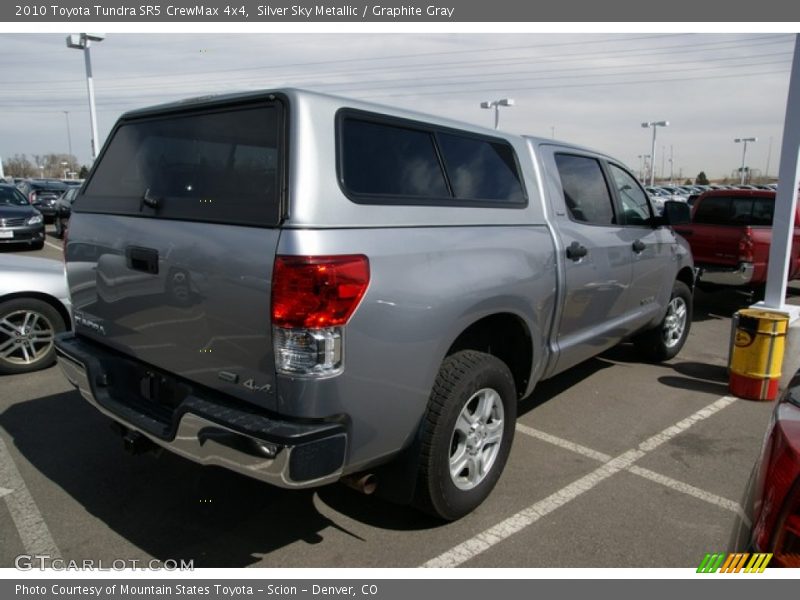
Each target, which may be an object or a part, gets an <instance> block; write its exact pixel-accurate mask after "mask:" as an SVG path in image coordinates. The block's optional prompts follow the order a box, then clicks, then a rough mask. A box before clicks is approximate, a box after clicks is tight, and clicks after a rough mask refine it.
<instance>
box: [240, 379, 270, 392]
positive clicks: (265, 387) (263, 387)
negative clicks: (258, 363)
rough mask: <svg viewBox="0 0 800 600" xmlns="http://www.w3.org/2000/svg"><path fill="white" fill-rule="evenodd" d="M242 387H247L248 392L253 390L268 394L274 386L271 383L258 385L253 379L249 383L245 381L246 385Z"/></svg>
mask: <svg viewBox="0 0 800 600" xmlns="http://www.w3.org/2000/svg"><path fill="white" fill-rule="evenodd" d="M242 385H243V386H244V387H246V388H247V389H248V390H251V391H253V392H268V391H270V390H271V389H272V386H271V385H270V384H269V383H265V384H264V385H258V384H257V383H256V382H255V379H253V378H252V377H251V378H250V379H248V380H247V381H245V382H244V383H242Z"/></svg>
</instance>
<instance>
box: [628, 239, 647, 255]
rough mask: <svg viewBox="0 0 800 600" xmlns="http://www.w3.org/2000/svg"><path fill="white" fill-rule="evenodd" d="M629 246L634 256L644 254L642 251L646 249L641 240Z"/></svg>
mask: <svg viewBox="0 0 800 600" xmlns="http://www.w3.org/2000/svg"><path fill="white" fill-rule="evenodd" d="M631 246H632V247H633V251H634V252H636V254H641V253H642V252H644V249H645V248H647V244H645V243H644V242H643V241H642V240H636V241H635V242H633V244H632V245H631Z"/></svg>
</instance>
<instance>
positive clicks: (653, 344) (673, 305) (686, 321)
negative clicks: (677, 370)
mask: <svg viewBox="0 0 800 600" xmlns="http://www.w3.org/2000/svg"><path fill="white" fill-rule="evenodd" d="M680 323H682V326H681V325H680ZM691 326H692V292H691V290H690V289H689V286H687V285H686V284H685V283H683V282H682V281H676V282H675V283H674V284H673V285H672V295H671V296H670V300H669V306H668V308H667V313H666V314H665V315H664V318H663V319H662V321H661V322H660V323H659V324H658V326H656V327H654V328H653V329H650V330H648V331H645V332H643V333H641V334H639V335H638V336H636V337H635V338H634V340H633V343H634V344H635V345H636V348H637V349H638V350H639V351H640V352H641V353H643V354H644V356H645V358H646V359H648V360H651V361H654V362H661V361H664V360H669V359H671V358H674V357H675V356H677V354H678V352H680V351H681V348H683V345H684V344H685V343H686V338H687V337H688V336H689V330H690V329H691Z"/></svg>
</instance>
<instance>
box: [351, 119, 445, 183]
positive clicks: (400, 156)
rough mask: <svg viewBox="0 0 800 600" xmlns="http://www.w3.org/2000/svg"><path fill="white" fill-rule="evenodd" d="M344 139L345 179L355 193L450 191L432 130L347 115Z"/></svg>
mask: <svg viewBox="0 0 800 600" xmlns="http://www.w3.org/2000/svg"><path fill="white" fill-rule="evenodd" d="M341 143H342V148H341V169H342V178H343V180H344V181H343V183H344V185H345V187H346V188H347V189H348V190H350V191H351V192H353V193H355V194H368V195H379V196H384V195H390V196H414V197H425V198H441V197H448V196H449V195H450V193H449V191H448V189H447V184H446V183H445V179H444V173H442V166H441V164H440V162H439V158H438V157H437V155H436V147H435V145H434V140H433V134H431V133H430V132H427V131H419V130H415V129H409V128H406V127H396V126H394V125H388V124H385V123H374V122H371V121H362V120H357V119H345V120H344V123H343V126H342V139H341Z"/></svg>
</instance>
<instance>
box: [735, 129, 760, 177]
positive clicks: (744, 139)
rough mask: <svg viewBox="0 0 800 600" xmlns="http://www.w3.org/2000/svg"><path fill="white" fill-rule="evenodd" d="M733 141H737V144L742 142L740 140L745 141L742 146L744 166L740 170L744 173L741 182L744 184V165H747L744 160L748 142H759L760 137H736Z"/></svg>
mask: <svg viewBox="0 0 800 600" xmlns="http://www.w3.org/2000/svg"><path fill="white" fill-rule="evenodd" d="M733 141H734V142H736V143H737V144H738V143H740V142H742V143H744V146H743V147H742V168H741V170H740V172H741V174H742V181H741V184H742V185H744V168H745V167H744V165H745V162H744V161H745V156H747V142H757V141H758V138H756V137H749V138H736V139H735V140H733Z"/></svg>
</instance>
